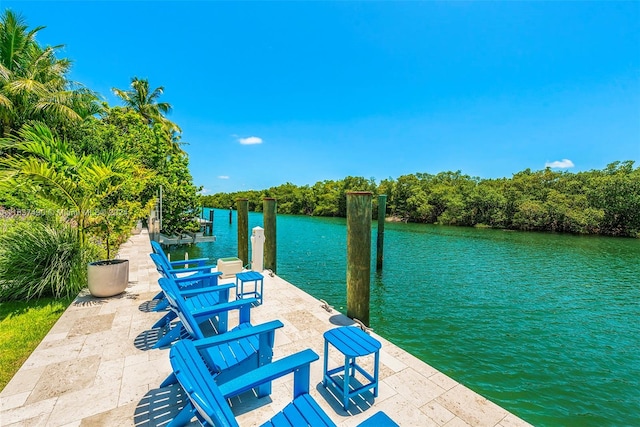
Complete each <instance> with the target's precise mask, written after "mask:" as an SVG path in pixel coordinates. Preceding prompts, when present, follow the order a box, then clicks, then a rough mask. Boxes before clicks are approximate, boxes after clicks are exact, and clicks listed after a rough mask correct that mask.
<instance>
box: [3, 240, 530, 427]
mask: <svg viewBox="0 0 640 427" xmlns="http://www.w3.org/2000/svg"><path fill="white" fill-rule="evenodd" d="M150 252H151V247H150V245H149V237H148V234H147V232H146V230H143V231H142V233H141V234H139V235H134V236H133V237H132V238H131V239H130V240H129V241H128V242H127V243H125V244H124V245H123V246H122V248H121V250H120V257H121V258H127V259H129V260H130V286H129V287H128V289H127V291H126V293H124V294H122V295H120V296H117V297H113V298H105V299H96V298H93V297H91V296H89V295H84V294H81V295H80V296H79V297H78V298H77V299H76V300H75V302H74V303H73V304H72V305H71V306H70V307H69V308H68V309H67V310H66V312H65V313H64V314H63V316H62V317H61V318H60V320H59V321H58V322H57V323H56V324H55V326H54V327H53V328H52V329H51V331H50V332H49V334H48V335H47V336H46V337H45V339H44V340H43V341H42V342H41V343H40V345H39V346H38V348H37V349H36V350H35V351H34V352H33V354H32V355H31V356H30V357H29V359H28V360H27V361H26V362H25V364H24V365H23V366H22V368H21V369H20V370H19V372H18V373H17V374H16V375H15V376H14V378H13V379H12V380H11V382H10V383H9V384H8V385H7V386H6V387H5V389H4V390H3V391H2V392H1V393H0V425H2V426H81V425H82V426H102V425H105V426H132V425H135V426H155V425H165V424H166V423H167V422H168V421H169V420H170V419H171V418H172V417H173V415H174V414H175V413H176V412H177V410H178V409H179V407H181V405H182V404H183V403H182V402H183V399H184V395H183V393H182V391H181V389H180V387H178V386H171V387H166V388H164V389H160V388H159V385H160V383H161V382H162V380H163V379H164V378H165V377H166V376H167V375H168V374H169V373H170V372H171V365H170V363H169V357H168V350H167V349H163V350H158V349H151V346H152V345H153V343H154V342H155V341H156V340H157V337H158V331H157V330H152V329H150V328H151V325H153V323H154V322H155V321H156V320H157V319H158V318H160V317H161V316H162V315H163V313H156V312H152V311H150V306H151V305H152V304H151V303H150V300H151V298H152V297H153V296H154V295H155V294H156V293H157V292H158V290H159V288H158V284H157V279H158V273H157V272H156V269H155V267H154V266H153V264H152V262H151V259H150V258H149V255H148V254H149V253H150ZM231 281H233V279H227V280H223V281H222V283H227V282H231ZM264 289H265V298H264V304H263V305H262V306H259V307H257V308H255V309H254V310H253V311H252V319H253V323H262V322H266V321H269V320H274V319H279V320H281V321H282V322H283V323H284V325H285V326H284V328H282V329H280V330H278V331H277V332H276V344H275V348H274V354H275V355H274V358H275V359H277V358H280V357H284V356H286V355H288V354H291V353H293V352H296V351H299V350H302V349H304V348H312V349H313V350H314V351H315V352H316V353H318V354H319V355H320V356H321V359H320V360H319V361H317V362H315V363H314V364H313V365H312V373H311V394H312V395H313V396H314V398H315V399H316V400H317V401H318V403H319V404H320V405H321V406H322V407H323V409H324V410H325V411H326V412H327V414H328V415H329V416H330V417H331V418H332V419H333V420H334V421H335V422H336V424H338V425H339V426H345V427H346V426H355V425H357V424H358V423H359V422H361V421H362V420H364V419H365V418H367V417H369V416H370V415H372V414H374V413H375V412H377V411H379V410H383V411H385V412H386V413H387V414H388V415H389V416H390V417H391V418H393V419H394V420H395V421H396V422H397V423H398V424H400V425H402V426H502V427H507V426H525V425H528V424H527V423H526V422H524V421H522V420H521V419H519V418H518V417H516V416H515V415H513V414H510V413H509V412H507V411H506V410H504V409H502V408H500V407H499V406H497V405H495V404H494V403H492V402H489V401H488V400H486V399H485V398H483V397H482V396H479V395H478V394H476V393H474V392H473V391H471V390H469V389H468V388H466V387H465V386H463V385H462V384H459V383H457V382H455V381H453V380H452V379H450V378H448V377H447V376H445V375H444V374H442V373H440V372H438V371H437V370H435V369H434V368H432V367H430V366H429V365H427V364H425V363H423V362H422V361H420V360H418V359H416V358H415V357H413V356H411V355H410V354H408V353H407V352H405V351H403V350H402V349H400V348H399V347H397V346H395V345H393V344H391V343H390V342H388V341H386V340H385V339H384V338H382V337H379V336H377V335H376V334H375V333H373V334H372V335H373V336H374V337H375V338H376V339H378V340H380V341H381V342H382V350H381V357H380V379H381V383H380V391H379V396H378V397H377V398H375V399H373V396H372V395H371V394H365V395H364V396H363V397H362V398H361V399H359V400H358V401H356V402H355V404H352V406H351V408H350V413H346V412H345V411H344V410H343V409H342V407H341V406H340V403H339V401H338V400H337V398H336V397H335V396H333V395H332V394H331V393H329V392H328V391H327V390H325V389H324V388H323V387H322V386H321V385H320V383H321V380H322V352H323V338H322V333H323V332H324V331H326V330H328V329H330V328H334V327H336V326H337V325H348V324H351V323H352V322H351V320H350V319H348V318H346V317H345V316H343V315H341V314H340V313H337V312H336V311H332V312H328V311H326V310H325V309H324V308H322V307H321V305H322V304H321V303H320V302H319V301H318V300H317V299H315V298H313V297H311V296H310V295H308V294H306V293H304V292H303V291H301V290H299V289H298V288H296V287H295V286H293V285H291V284H290V283H288V282H286V281H285V280H283V279H282V278H280V277H278V276H271V275H269V274H267V272H265V283H264ZM330 355H331V357H330V363H333V364H334V366H335V365H337V364H338V360H336V359H335V355H334V353H330ZM366 363H372V361H371V360H365V364H366ZM291 386H292V377H291V376H289V377H286V378H284V379H281V380H277V381H276V382H274V386H273V393H272V395H271V396H270V397H269V398H263V399H256V398H255V397H253V396H251V395H249V394H247V395H243V396H241V397H239V398H234V399H232V401H231V404H232V407H233V409H234V412H235V413H236V415H237V419H238V421H239V423H240V425H242V426H252V425H259V424H261V423H262V422H264V421H266V420H268V419H269V418H270V417H271V416H272V415H273V414H275V413H276V412H278V411H279V410H280V409H282V408H283V407H284V406H285V404H286V403H287V402H289V401H290V400H291V397H292V392H291ZM193 424H194V425H197V423H196V422H194V423H193Z"/></svg>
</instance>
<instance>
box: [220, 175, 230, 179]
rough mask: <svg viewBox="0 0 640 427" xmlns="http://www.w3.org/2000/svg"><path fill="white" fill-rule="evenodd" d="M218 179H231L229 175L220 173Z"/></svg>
mask: <svg viewBox="0 0 640 427" xmlns="http://www.w3.org/2000/svg"><path fill="white" fill-rule="evenodd" d="M218 179H229V175H219V176H218Z"/></svg>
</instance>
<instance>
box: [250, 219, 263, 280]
mask: <svg viewBox="0 0 640 427" xmlns="http://www.w3.org/2000/svg"><path fill="white" fill-rule="evenodd" d="M251 270H253V271H257V272H262V270H264V228H262V227H253V229H252V230H251Z"/></svg>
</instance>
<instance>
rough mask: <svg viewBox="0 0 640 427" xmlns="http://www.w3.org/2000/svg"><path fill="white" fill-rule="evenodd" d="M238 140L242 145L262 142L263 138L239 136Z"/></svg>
mask: <svg viewBox="0 0 640 427" xmlns="http://www.w3.org/2000/svg"><path fill="white" fill-rule="evenodd" d="M238 142H239V143H240V144H242V145H254V144H262V138H259V137H257V136H250V137H248V138H238Z"/></svg>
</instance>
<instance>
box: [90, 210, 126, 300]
mask: <svg viewBox="0 0 640 427" xmlns="http://www.w3.org/2000/svg"><path fill="white" fill-rule="evenodd" d="M126 216H127V215H126V212H121V210H120V209H107V210H100V211H99V212H98V215H97V219H98V221H97V222H96V228H97V229H98V233H97V234H98V235H99V236H100V237H101V238H102V241H103V243H104V245H105V248H106V250H107V259H105V260H100V261H94V262H90V263H89V265H88V267H87V285H88V286H89V292H91V295H93V296H95V297H101V298H104V297H111V296H114V295H118V294H121V293H122V292H124V291H125V289H126V288H127V285H128V284H129V260H127V259H112V258H111V243H112V240H111V239H112V237H113V234H114V231H117V232H120V233H122V231H123V228H124V227H126V225H128V224H129V223H130V221H127V220H126V219H127V218H126Z"/></svg>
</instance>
